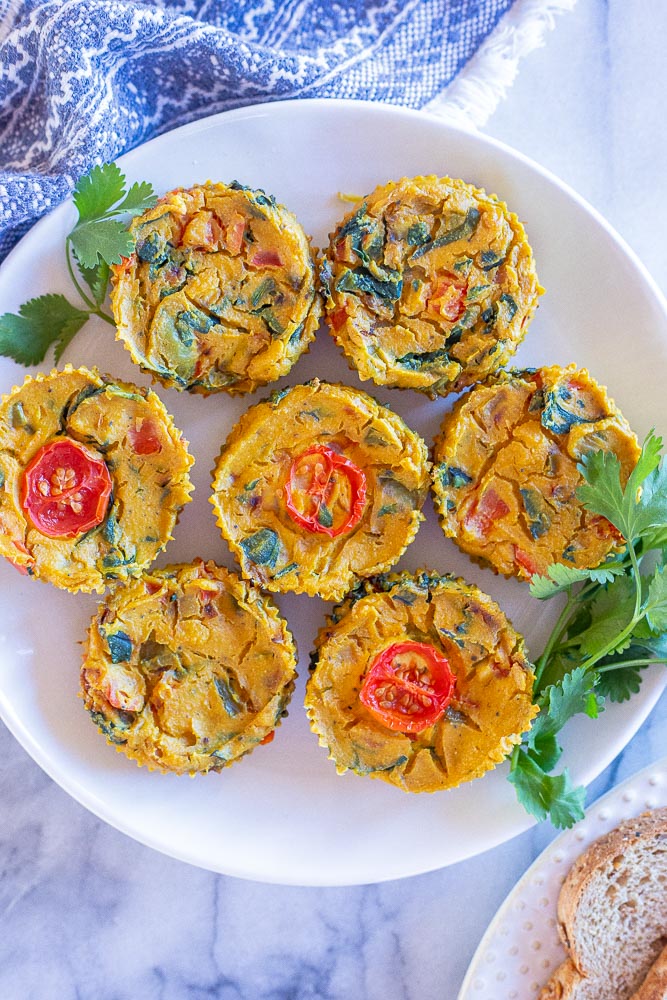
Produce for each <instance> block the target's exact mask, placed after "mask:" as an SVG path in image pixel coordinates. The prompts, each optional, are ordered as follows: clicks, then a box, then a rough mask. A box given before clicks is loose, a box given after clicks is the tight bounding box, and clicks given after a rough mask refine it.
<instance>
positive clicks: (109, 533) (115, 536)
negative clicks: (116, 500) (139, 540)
mask: <svg viewBox="0 0 667 1000" xmlns="http://www.w3.org/2000/svg"><path fill="white" fill-rule="evenodd" d="M122 534H123V532H122V529H121V526H120V524H119V523H118V508H117V506H116V505H115V504H113V506H110V507H109V513H108V514H107V517H106V520H105V522H104V526H103V528H102V537H103V538H104V539H105V540H106V541H107V542H108V543H109V545H116V544H117V543H118V542H119V541H120V539H121V536H122Z"/></svg>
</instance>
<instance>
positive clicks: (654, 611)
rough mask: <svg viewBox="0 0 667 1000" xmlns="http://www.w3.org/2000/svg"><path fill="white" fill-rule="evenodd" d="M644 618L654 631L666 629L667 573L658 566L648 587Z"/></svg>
mask: <svg viewBox="0 0 667 1000" xmlns="http://www.w3.org/2000/svg"><path fill="white" fill-rule="evenodd" d="M646 618H647V620H648V623H649V625H650V626H651V628H652V629H654V630H655V631H656V632H665V631H667V573H665V567H664V566H659V567H658V568H657V569H656V571H655V573H654V574H653V578H652V580H651V582H650V583H649V587H648V602H647V605H646Z"/></svg>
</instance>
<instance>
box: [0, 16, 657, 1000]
mask: <svg viewBox="0 0 667 1000" xmlns="http://www.w3.org/2000/svg"><path fill="white" fill-rule="evenodd" d="M649 7H650V14H651V17H652V18H653V20H652V21H651V22H649V21H648V16H647V15H648V9H649ZM666 34H667V8H665V7H663V6H662V5H659V4H651V5H647V4H646V3H645V2H643V0H579V2H578V4H577V6H576V7H575V9H574V11H573V12H572V13H570V14H566V15H563V16H562V17H560V18H559V20H558V21H557V24H556V28H555V30H554V31H553V33H552V34H551V35H550V36H549V37H548V39H547V43H546V46H545V47H544V48H542V49H539V50H537V51H536V52H534V53H532V54H531V55H530V56H528V57H527V58H526V59H525V60H524V62H523V64H522V67H521V70H520V74H519V77H518V79H517V82H516V83H515V85H514V87H513V89H512V90H511V91H510V92H509V94H508V96H507V98H506V99H505V101H504V102H503V103H502V104H501V105H500V107H499V109H498V110H497V112H496V113H495V115H494V116H493V117H492V119H491V120H490V122H489V123H488V125H487V126H486V131H487V132H488V133H489V134H490V135H493V136H495V137H497V138H499V139H502V140H503V141H505V142H507V143H509V144H510V145H512V146H515V147H516V148H517V149H519V150H521V151H522V152H524V153H526V154H527V155H529V156H531V157H533V158H534V159H536V160H537V161H539V162H540V163H542V164H544V165H545V166H547V167H548V168H550V169H551V170H552V171H553V172H554V173H556V174H557V175H559V176H560V177H561V178H563V179H564V180H565V181H567V182H568V183H570V184H571V185H572V186H573V187H574V188H576V189H577V190H578V191H579V192H580V193H581V194H582V195H583V196H584V197H585V198H587V199H588V200H589V201H590V202H591V203H592V204H593V205H594V206H595V207H596V208H598V209H599V210H600V211H601V212H602V213H603V214H604V215H605V216H606V217H607V218H608V219H609V220H610V222H611V223H612V224H613V225H614V226H615V227H616V228H617V229H618V230H619V231H620V232H621V234H622V235H623V236H624V237H625V238H626V240H627V241H628V242H629V243H630V245H631V246H632V247H633V248H634V249H635V250H636V251H637V252H638V254H639V255H640V257H641V258H642V259H643V260H644V262H645V263H646V265H647V266H648V268H649V270H650V271H651V272H652V273H653V275H654V277H655V278H656V280H657V282H658V284H659V285H660V286H661V287H662V289H663V290H665V291H667V241H666V240H665V238H664V227H663V225H662V224H661V216H662V215H663V214H664V212H665V208H664V203H663V202H662V201H661V198H662V197H665V195H667V181H666V179H665V163H666V162H667V131H666V130H665V128H664V93H665V90H666V88H667V61H666V60H665V58H664V43H663V39H664V38H665V36H666ZM656 421H659V422H662V423H663V424H664V414H661V415H658V414H656ZM666 731H667V694H665V695H663V697H662V698H661V700H660V701H659V702H658V705H657V706H656V708H655V709H654V711H653V713H652V715H651V716H650V717H649V719H648V720H647V722H646V723H645V724H644V726H643V727H642V729H641V730H640V732H639V733H638V734H637V735H636V736H635V738H634V739H633V740H632V741H631V743H630V744H629V745H628V746H627V748H626V749H625V750H624V751H623V753H622V754H620V756H619V757H618V758H617V759H616V760H615V761H614V762H613V764H612V765H611V766H610V767H609V768H607V770H606V771H605V772H604V773H603V774H602V775H601V776H600V777H599V778H598V779H597V780H596V781H595V782H594V783H593V785H592V786H591V787H590V789H589V796H588V801H589V802H590V801H593V800H594V799H595V798H597V797H598V796H599V795H601V794H602V793H603V792H605V791H606V790H607V789H609V788H611V787H612V786H613V785H615V784H616V783H617V782H618V781H620V780H622V779H623V778H625V777H628V776H629V775H631V774H633V773H634V772H636V771H638V770H639V769H641V768H642V767H644V766H646V765H647V764H650V763H651V762H653V761H655V760H657V759H658V758H660V757H662V756H663V755H664V754H665V752H667V740H666V739H665V732H666ZM0 803H1V806H0V809H1V812H0V816H1V819H0V872H1V873H2V874H1V877H0V998H2V1000H52V998H53V1000H87V998H89V997H90V998H92V997H95V998H96V1000H130V998H132V1000H136V998H141V1000H204V998H206V997H208V998H211V997H214V998H216V1000H283V998H284V1000H287V998H293V1000H310V998H313V1000H314V998H318V1000H348V998H352V997H354V998H355V1000H417V998H419V1000H455V998H456V996H457V994H458V991H459V988H460V986H461V982H462V980H463V977H464V974H465V971H466V968H467V966H468V963H469V961H470V959H471V957H472V955H473V953H474V951H475V948H476V946H477V944H478V942H479V939H480V937H481V936H482V934H483V932H484V930H485V928H486V926H487V924H488V922H489V920H490V919H491V917H492V916H493V914H494V912H495V910H496V908H497V906H498V905H499V904H500V903H501V901H502V900H503V899H504V897H505V895H506V894H507V892H508V891H509V890H510V889H511V887H512V886H513V885H514V883H515V882H516V881H517V879H518V878H519V877H520V876H521V874H522V873H523V872H524V871H525V869H526V868H527V867H528V865H529V864H530V863H531V861H532V860H533V859H534V858H535V857H536V856H537V855H538V854H539V853H540V851H541V850H542V849H543V848H544V847H545V846H546V845H547V844H548V843H549V842H550V841H551V840H552V839H553V838H554V836H555V835H556V831H554V829H553V828H552V827H550V826H549V825H547V824H542V825H540V826H538V827H535V828H533V829H532V830H530V831H528V832H526V833H524V834H522V835H521V836H518V837H516V838H515V839H514V840H512V841H510V842H509V843H507V844H505V845H503V846H501V847H498V848H496V849H494V850H492V851H489V852H487V853H486V854H483V855H481V856H480V857H477V858H473V859H471V860H469V861H465V862H462V863H460V864H458V865H454V866H452V867H450V868H447V869H444V870H442V871H437V872H433V873H431V874H428V875H422V876H418V877H414V878H410V879H404V880H401V881H397V882H389V883H385V884H382V885H377V886H362V887H355V888H345V889H305V888H303V889H302V888H291V887H280V886H268V885H262V884H257V883H251V882H243V881H239V880H236V879H232V878H228V877H225V876H219V875H214V874H211V873H208V872H205V871H201V870H199V869H196V868H192V867H190V866H188V865H186V864H183V863H181V862H178V861H174V860H171V859H170V858H167V857H164V856H162V855H160V854H157V853H155V852H154V851H152V850H150V849H148V848H146V847H143V846H141V845H139V844H137V843H135V842H133V841H132V840H130V839H128V838H127V837H125V836H124V835H123V834H121V833H118V832H117V831H115V830H114V829H112V828H110V827H108V826H106V825H105V824H104V823H102V822H100V821H99V820H97V819H96V818H95V817H93V816H92V815H90V814H89V813H87V812H86V811H85V810H84V809H83V808H82V807H81V806H79V805H78V804H77V803H76V802H74V801H73V800H72V799H70V798H69V797H68V796H67V795H66V794H65V793H64V792H63V791H61V790H60V788H58V787H57V786H56V785H55V784H53V782H51V780H50V779H49V778H48V777H46V775H45V774H44V773H43V772H42V771H41V770H40V769H39V768H38V766H37V765H36V764H35V763H34V762H33V761H32V760H31V759H30V758H29V757H28V756H27V755H26V753H25V752H24V751H23V750H22V749H21V747H20V746H19V744H18V743H17V742H16V741H15V740H14V738H13V737H12V736H11V735H10V734H9V732H8V731H7V730H6V729H5V728H4V726H2V725H1V724H0ZM520 1000H522V998H520Z"/></svg>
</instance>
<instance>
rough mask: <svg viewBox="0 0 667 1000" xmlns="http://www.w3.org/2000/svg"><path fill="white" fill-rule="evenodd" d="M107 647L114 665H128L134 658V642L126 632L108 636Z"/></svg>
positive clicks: (113, 633)
mask: <svg viewBox="0 0 667 1000" xmlns="http://www.w3.org/2000/svg"><path fill="white" fill-rule="evenodd" d="M106 638H107V646H108V647H109V652H110V653H111V662H112V663H127V662H128V660H129V659H131V657H132V640H131V639H130V637H129V635H128V634H127V633H126V632H112V633H111V635H107V637H106Z"/></svg>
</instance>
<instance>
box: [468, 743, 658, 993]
mask: <svg viewBox="0 0 667 1000" xmlns="http://www.w3.org/2000/svg"><path fill="white" fill-rule="evenodd" d="M662 806H667V757H665V758H663V759H662V760H660V761H658V763H657V764H652V765H651V766H650V767H647V768H644V770H643V771H640V772H639V773H638V774H635V775H633V776H632V777H631V778H628V779H627V781H624V782H622V783H621V784H620V785H618V787H616V788H613V789H612V790H611V791H610V792H607V793H606V794H605V795H603V796H602V797H601V798H600V799H598V801H597V802H595V803H594V804H593V805H592V806H590V808H589V809H587V810H586V816H585V818H584V819H582V820H581V822H580V823H577V824H576V826H574V827H572V829H571V830H566V831H565V832H564V833H562V834H561V835H560V836H559V837H556V839H555V840H554V841H553V842H552V843H551V844H550V845H549V846H548V847H547V849H546V850H545V851H543V852H542V854H540V856H539V858H537V860H536V861H534V862H533V864H532V865H531V866H530V868H529V869H528V871H527V872H526V874H525V875H524V876H523V877H522V878H521V879H520V880H519V881H518V882H517V884H516V885H515V887H514V888H513V889H512V891H511V892H510V894H509V895H508V897H507V899H506V900H505V902H504V903H503V904H502V905H501V907H500V909H499V910H498V912H497V913H496V915H495V917H494V918H493V920H492V921H491V923H490V924H489V927H488V930H487V931H486V933H485V934H484V937H483V938H482V940H481V941H480V943H479V946H478V948H477V951H476V952H475V954H474V956H473V959H472V962H471V963H470V966H469V968H468V972H467V974H466V977H465V979H464V980H463V985H462V987H461V992H460V993H459V996H458V1000H531V998H533V997H535V996H536V995H537V994H538V993H539V991H540V989H541V988H542V987H543V986H544V984H545V983H546V982H547V980H548V979H549V978H550V976H551V974H552V972H553V971H554V969H555V968H556V967H557V966H558V965H560V963H561V962H562V961H563V959H564V958H565V949H564V948H563V946H562V944H561V943H560V939H559V937H558V931H557V923H556V904H557V902H558V893H559V892H560V887H561V885H562V884H563V880H564V878H565V876H566V875H567V873H568V871H569V870H570V868H571V866H572V864H573V863H574V861H575V860H576V858H578V857H579V855H580V854H581V853H582V851H584V850H585V849H586V848H587V847H588V846H589V844H592V843H593V841H594V840H597V839H598V837H601V836H602V835H603V834H604V833H608V831H609V830H612V829H613V828H614V827H615V826H618V824H619V823H620V822H621V820H624V819H630V818H631V817H633V816H638V815H639V813H641V812H643V811H644V810H645V809H658V808H661V807H662Z"/></svg>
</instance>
